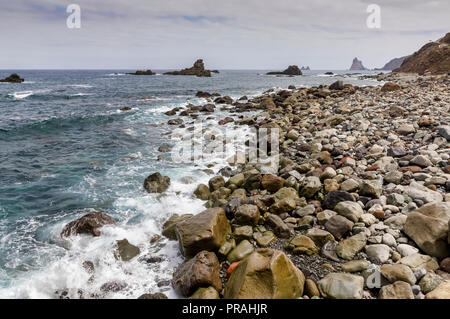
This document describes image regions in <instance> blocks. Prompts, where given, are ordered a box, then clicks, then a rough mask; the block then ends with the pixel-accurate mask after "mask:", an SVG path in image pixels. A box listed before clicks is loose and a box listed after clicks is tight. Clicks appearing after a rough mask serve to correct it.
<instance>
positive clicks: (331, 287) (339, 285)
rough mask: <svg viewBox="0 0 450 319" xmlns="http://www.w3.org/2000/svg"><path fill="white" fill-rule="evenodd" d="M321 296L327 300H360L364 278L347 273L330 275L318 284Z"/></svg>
mask: <svg viewBox="0 0 450 319" xmlns="http://www.w3.org/2000/svg"><path fill="white" fill-rule="evenodd" d="M318 286H319V290H320V293H321V294H322V296H324V297H325V298H329V299H362V297H363V289H364V278H363V277H361V276H356V275H351V274H347V273H330V274H328V275H326V276H325V277H324V278H322V279H321V280H319V282H318Z"/></svg>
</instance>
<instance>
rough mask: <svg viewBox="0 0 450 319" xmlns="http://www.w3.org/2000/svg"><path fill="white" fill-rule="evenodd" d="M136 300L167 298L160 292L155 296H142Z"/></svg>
mask: <svg viewBox="0 0 450 319" xmlns="http://www.w3.org/2000/svg"><path fill="white" fill-rule="evenodd" d="M138 299H168V298H167V296H166V295H165V294H163V293H161V292H158V293H155V294H143V295H140V296H139V297H138Z"/></svg>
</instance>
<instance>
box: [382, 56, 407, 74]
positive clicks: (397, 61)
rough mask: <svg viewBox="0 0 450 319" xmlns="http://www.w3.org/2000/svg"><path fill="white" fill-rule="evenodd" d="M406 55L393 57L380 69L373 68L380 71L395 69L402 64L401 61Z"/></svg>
mask: <svg viewBox="0 0 450 319" xmlns="http://www.w3.org/2000/svg"><path fill="white" fill-rule="evenodd" d="M407 57H408V55H406V56H402V57H401V58H394V59H392V60H390V61H389V62H388V63H386V64H385V65H384V66H383V67H382V68H381V69H378V68H376V69H375V70H381V71H392V70H395V69H397V68H399V67H400V66H401V65H402V63H403V61H405V59H406V58H407Z"/></svg>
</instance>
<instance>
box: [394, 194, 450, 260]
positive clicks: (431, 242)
mask: <svg viewBox="0 0 450 319" xmlns="http://www.w3.org/2000/svg"><path fill="white" fill-rule="evenodd" d="M449 221H450V203H449V202H442V203H430V204H426V205H423V206H422V207H420V208H419V209H417V210H415V211H413V212H412V213H411V214H409V215H408V218H407V219H406V223H405V226H404V227H403V231H404V232H405V233H406V234H407V235H408V236H409V237H410V238H411V239H412V240H414V242H415V243H416V244H417V246H419V247H420V248H421V249H422V250H423V251H424V252H426V253H427V254H428V255H430V256H434V257H438V258H445V257H447V256H448V255H449V248H448V233H449V231H448V229H449Z"/></svg>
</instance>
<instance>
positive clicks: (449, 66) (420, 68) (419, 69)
mask: <svg viewBox="0 0 450 319" xmlns="http://www.w3.org/2000/svg"><path fill="white" fill-rule="evenodd" d="M394 72H404V73H419V74H424V73H427V72H429V73H432V74H442V73H448V72H450V32H449V33H447V34H446V35H445V36H444V37H443V38H442V39H439V40H438V41H436V42H429V43H427V44H425V45H424V46H423V47H422V48H421V49H420V50H419V51H417V52H415V53H414V54H413V55H411V56H409V57H408V58H406V59H405V61H403V63H402V65H401V66H400V67H399V68H398V69H395V70H394Z"/></svg>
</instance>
